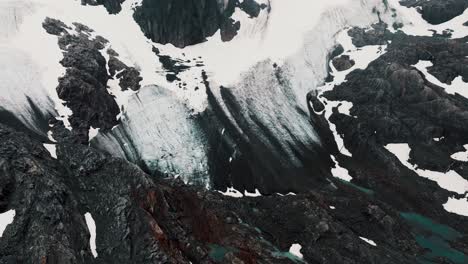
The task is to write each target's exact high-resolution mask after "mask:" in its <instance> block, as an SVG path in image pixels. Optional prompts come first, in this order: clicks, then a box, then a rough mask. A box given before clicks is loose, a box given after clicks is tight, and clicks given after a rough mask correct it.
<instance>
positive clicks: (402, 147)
mask: <svg viewBox="0 0 468 264" xmlns="http://www.w3.org/2000/svg"><path fill="white" fill-rule="evenodd" d="M385 148H386V149H387V150H388V151H390V152H391V153H393V155H395V156H396V157H397V158H398V159H399V160H400V162H401V163H402V164H403V165H405V167H407V168H408V169H410V170H412V171H414V172H416V173H417V174H418V175H419V176H421V177H424V178H427V179H430V180H432V181H435V182H437V184H438V185H439V186H440V187H442V188H444V189H446V190H448V191H451V192H456V193H458V194H464V193H465V192H467V191H468V181H467V180H465V179H464V178H463V177H462V176H460V175H459V174H458V173H457V172H455V171H453V170H449V171H447V172H445V173H443V172H438V171H430V170H423V169H418V168H417V166H416V165H413V164H410V163H409V159H410V156H409V155H410V152H411V148H410V147H409V145H408V144H405V143H399V144H388V145H386V146H385Z"/></svg>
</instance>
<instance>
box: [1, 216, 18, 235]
mask: <svg viewBox="0 0 468 264" xmlns="http://www.w3.org/2000/svg"><path fill="white" fill-rule="evenodd" d="M15 214H16V211H15V210H8V211H6V212H4V213H1V214H0V237H2V235H3V232H4V231H5V228H6V227H7V226H8V225H9V224H11V223H13V220H14V219H15Z"/></svg>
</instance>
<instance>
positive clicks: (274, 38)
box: [0, 0, 391, 186]
mask: <svg viewBox="0 0 468 264" xmlns="http://www.w3.org/2000/svg"><path fill="white" fill-rule="evenodd" d="M5 3H7V4H5ZM139 3H140V1H136V0H127V1H125V2H124V3H123V6H122V11H121V12H120V13H119V14H116V15H109V14H108V13H107V11H106V10H105V8H104V7H102V6H82V5H81V1H79V0H68V1H64V0H29V1H21V0H15V1H7V2H2V3H1V5H2V7H5V8H4V10H7V11H4V10H2V11H1V12H0V15H1V16H2V17H1V18H2V21H7V22H4V24H2V25H0V26H1V27H2V28H5V29H8V30H7V31H6V32H7V33H5V34H2V38H3V39H2V40H5V41H2V44H0V45H2V47H4V49H3V50H4V51H5V52H4V53H5V54H3V53H0V54H1V55H0V56H2V57H1V58H2V59H4V60H5V61H7V62H8V63H9V64H11V65H12V67H10V68H9V69H12V71H13V72H12V73H5V72H2V73H0V77H2V79H5V80H6V82H7V83H9V84H11V85H8V86H7V88H3V87H2V90H7V92H6V93H4V94H6V95H5V96H3V97H2V98H1V99H2V100H3V101H5V102H3V101H2V106H5V107H6V108H8V109H9V110H11V111H13V112H14V113H16V114H17V115H20V116H21V118H22V120H23V121H24V122H25V123H27V124H28V125H30V126H33V127H34V126H35V124H34V121H33V119H32V118H31V114H30V110H29V109H30V108H29V105H28V103H27V100H26V99H24V98H25V95H29V96H30V97H31V98H33V100H34V102H35V104H37V105H39V108H40V109H42V111H44V112H54V115H59V116H61V117H62V119H63V120H64V122H65V124H66V125H67V127H69V124H68V122H67V121H68V116H70V114H72V113H71V111H70V109H68V108H67V107H66V106H64V105H63V102H61V100H60V99H58V97H57V94H56V91H55V88H56V86H57V84H58V82H57V78H58V77H60V76H61V75H63V73H64V69H63V67H61V66H60V64H59V63H58V62H59V61H60V59H61V58H62V57H63V56H62V51H61V50H60V49H59V47H58V45H57V38H56V37H55V36H52V35H49V34H47V33H46V32H45V30H44V29H43V28H42V22H43V21H44V19H45V18H46V17H47V16H49V17H51V18H55V19H59V20H61V21H63V22H65V23H66V24H67V25H71V24H72V23H73V22H79V23H82V24H85V25H87V26H89V27H90V28H92V29H93V30H94V31H95V32H94V33H93V35H101V36H103V37H104V38H106V39H108V40H109V43H110V44H109V45H108V46H107V47H106V48H112V49H113V50H115V51H116V52H117V53H119V59H120V60H122V62H124V63H125V64H126V65H128V66H133V67H136V68H137V69H139V70H140V73H141V77H142V78H143V81H142V82H141V84H142V86H145V88H142V89H141V91H140V92H139V93H134V92H130V91H129V92H122V91H121V90H120V89H119V87H118V84H117V81H116V80H113V81H112V80H111V81H110V82H109V87H108V91H109V92H110V93H111V94H113V95H114V96H115V98H116V102H117V104H118V105H119V107H120V109H121V112H120V113H119V116H118V117H120V118H121V120H122V125H119V126H117V127H115V128H114V130H113V131H112V133H107V134H105V135H101V134H102V133H99V134H98V135H97V136H96V137H94V139H93V141H94V142H97V143H96V144H99V145H100V146H101V147H102V148H104V149H106V150H109V151H110V152H111V153H113V154H116V155H117V156H121V157H125V158H128V159H129V160H131V161H139V160H143V162H144V163H145V165H146V166H148V167H150V168H157V169H158V170H159V171H160V172H163V173H167V174H170V175H173V176H175V175H179V176H180V177H181V178H182V179H183V180H184V181H186V182H203V183H204V184H206V185H207V186H208V185H209V183H208V182H209V177H208V175H207V171H208V168H207V155H206V138H205V136H204V135H203V134H201V132H200V131H199V129H198V127H197V122H196V120H195V119H196V118H195V114H196V113H197V112H202V111H204V109H205V108H206V106H207V97H206V91H205V88H204V86H203V85H202V80H201V72H202V70H205V71H206V73H207V75H208V79H209V82H210V85H211V87H212V89H213V94H214V96H215V98H216V100H217V101H219V102H220V104H221V107H222V108H223V110H224V111H226V112H227V113H228V115H229V114H231V115H232V114H240V115H242V118H243V119H244V121H245V123H246V124H247V125H246V126H245V127H243V128H240V129H239V124H237V122H236V120H235V119H234V118H233V116H228V118H230V119H231V122H232V123H233V125H234V126H237V128H238V129H239V130H240V131H242V132H244V133H254V134H256V135H257V137H258V139H259V140H261V141H264V142H265V143H266V144H267V146H269V148H271V151H272V152H274V151H278V150H276V149H275V146H273V143H272V142H269V140H268V139H266V138H267V136H266V135H264V134H262V133H264V132H262V131H261V129H259V128H260V127H267V128H268V130H269V131H270V132H271V134H272V135H273V136H274V137H275V138H277V139H278V141H279V145H280V148H281V152H285V153H286V156H288V157H290V158H288V159H290V160H288V161H287V165H288V166H291V167H294V166H296V165H297V166H301V165H302V164H301V162H300V160H301V159H300V157H299V156H298V154H297V152H296V151H295V150H294V144H297V142H301V144H302V145H304V146H312V145H314V143H319V139H318V138H317V135H316V134H315V132H314V130H313V127H312V126H311V125H310V122H309V119H308V116H307V110H308V109H307V105H306V104H307V102H306V100H305V98H306V95H307V93H308V92H310V91H312V90H314V89H316V87H318V86H320V85H321V82H322V80H323V78H324V77H325V76H326V74H327V65H326V63H325V62H326V60H327V55H328V52H329V50H330V49H331V48H332V46H333V45H334V44H335V38H336V36H337V33H338V32H340V31H341V30H342V29H343V28H344V27H346V26H367V25H370V24H372V23H374V22H377V21H378V18H377V16H376V14H375V13H373V11H372V10H373V9H374V7H375V8H376V9H377V10H379V11H381V12H380V13H381V17H382V18H383V19H385V20H391V16H390V14H389V13H388V12H387V13H386V12H385V10H386V8H385V6H384V4H383V2H382V1H381V0H361V1H354V0H329V1H318V2H317V1H309V0H290V1H284V0H271V1H268V4H270V5H271V8H270V9H269V8H266V9H263V10H262V11H261V12H260V14H259V16H258V17H257V18H249V17H248V16H247V15H246V14H245V13H244V12H242V11H241V10H240V9H236V11H235V14H234V16H233V18H234V19H235V20H237V21H240V23H241V29H240V31H239V32H238V35H237V36H236V37H235V38H234V39H233V40H232V41H229V42H222V41H221V40H220V37H219V32H218V33H216V34H215V36H213V37H211V38H209V39H208V41H206V42H204V43H201V44H198V45H194V46H189V47H186V48H184V49H180V48H176V47H174V46H173V45H171V44H167V45H160V44H155V43H152V42H151V41H150V40H148V39H147V38H146V37H145V36H144V34H143V33H142V32H141V30H140V28H139V26H138V25H137V23H136V22H135V21H134V20H133V17H132V15H133V7H134V6H135V5H137V4H139ZM25 6H27V8H25ZM220 8H223V5H221V6H220ZM18 9H21V10H22V11H21V12H18V11H17V10H18ZM267 10H271V12H270V13H268V11H267ZM18 18H20V19H18ZM341 35H343V34H341ZM341 35H339V37H340V36H341ZM31 38H34V40H35V45H34V47H35V48H31V44H30V39H31ZM346 41H348V42H349V40H346ZM339 42H340V43H341V42H343V41H342V40H339ZM153 46H155V47H156V48H158V49H159V50H160V52H161V54H164V55H169V56H171V57H172V58H173V59H180V60H184V61H186V60H187V59H191V58H201V60H202V61H203V64H204V66H203V67H192V68H190V69H189V70H187V71H184V72H182V73H180V74H179V76H178V77H179V78H181V79H182V81H183V82H185V83H186V84H187V85H186V86H185V87H184V88H180V87H179V86H178V85H177V84H176V83H175V82H174V83H170V82H168V81H167V80H166V76H165V70H164V69H163V67H162V65H161V63H160V62H159V60H158V59H157V57H156V56H155V54H154V53H153V51H152V48H153ZM351 48H352V47H351ZM376 49H378V47H370V48H369V50H368V49H367V48H364V49H362V50H356V49H353V51H352V54H353V56H354V57H353V59H355V60H356V59H358V58H360V57H365V58H366V60H362V62H360V61H357V65H356V66H355V67H354V68H353V69H355V68H361V67H364V66H366V65H367V63H368V61H370V60H369V58H368V57H375V56H377V55H379V54H377V53H378V52H377V51H378V50H376ZM103 55H105V54H104V52H103ZM105 56H106V55H105ZM18 57H19V58H18ZM273 64H276V65H277V67H276V68H274V67H273ZM15 67H16V68H15ZM13 69H14V70H13ZM18 72H19V73H22V75H26V77H27V78H30V79H29V80H28V81H27V82H22V80H24V79H25V78H24V77H23V78H18V76H17V75H16V76H14V73H18ZM346 74H347V72H344V73H342V76H343V78H344V76H345V75H346ZM3 75H7V76H3ZM339 79H340V77H339V76H338V75H337V80H339ZM341 81H343V80H341ZM31 84H35V85H34V87H33V86H32V85H31ZM155 85H156V86H155ZM220 86H224V87H227V89H229V91H230V93H231V94H232V95H233V97H234V98H235V101H236V103H238V104H239V105H241V106H242V108H243V109H244V110H245V111H244V112H243V113H229V109H228V108H227V106H226V105H225V104H224V103H223V98H222V96H221V93H220V92H219V87H220ZM155 87H158V88H155ZM162 90H166V91H167V92H162ZM169 94H170V95H169ZM5 98H6V99H5ZM334 103H335V102H333V103H332V102H331V103H330V104H328V106H327V107H332V106H333V105H334ZM351 108H352V105H351V104H349V103H346V102H343V103H342V104H341V107H340V109H341V110H340V111H343V113H345V114H349V111H350V109H351ZM329 114H330V108H328V109H327V110H326V115H328V117H329ZM259 124H261V125H259ZM277 124H281V126H278V125H277ZM330 126H331V128H332V130H333V124H330ZM246 130H248V131H246ZM96 132H97V131H96V130H91V131H90V136H91V138H92V137H93V136H95V135H96ZM334 134H335V136H336V139H337V142H338V145H339V147H340V149H341V150H342V153H344V154H345V155H348V156H351V153H349V151H347V150H346V148H344V146H343V144H342V141H341V143H340V140H339V135H337V133H336V131H335V133H334ZM189 175H192V176H189ZM190 177H192V179H190Z"/></svg>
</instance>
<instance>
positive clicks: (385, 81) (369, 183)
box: [312, 29, 468, 263]
mask: <svg viewBox="0 0 468 264" xmlns="http://www.w3.org/2000/svg"><path fill="white" fill-rule="evenodd" d="M362 34H370V35H372V34H377V35H380V33H379V32H377V31H376V30H367V31H366V32H365V33H364V31H362V30H360V29H355V30H351V31H350V35H351V36H352V37H353V38H355V39H353V41H356V43H362V44H363V45H366V44H365V43H366V41H364V42H361V41H363V40H365V39H367V40H368V42H367V44H369V45H375V43H374V42H373V39H375V35H374V36H362ZM380 36H383V40H391V43H390V44H388V47H387V51H386V53H385V54H383V55H382V56H380V57H379V58H378V59H376V60H375V61H373V62H371V63H370V64H369V66H368V67H367V68H366V69H365V70H355V71H353V72H351V73H350V74H349V75H347V77H346V80H347V81H346V82H344V83H342V84H340V85H338V86H336V87H335V88H334V89H333V90H332V91H329V92H326V93H324V95H323V96H324V97H325V98H327V99H328V100H331V101H347V102H351V103H352V105H353V107H352V108H351V110H350V115H346V114H343V113H340V112H339V111H338V109H334V112H333V114H332V115H331V117H330V121H331V122H332V123H334V124H335V125H336V127H337V131H338V133H339V134H340V135H342V137H343V140H344V144H345V146H346V148H347V149H348V150H349V151H350V152H351V153H352V154H353V156H352V157H346V156H344V155H341V154H340V153H339V152H338V150H337V149H336V148H335V147H330V146H334V140H333V137H332V136H331V134H330V132H328V131H327V129H326V128H325V129H321V128H320V126H321V125H320V124H321V123H323V122H321V121H320V120H321V119H323V116H322V115H317V114H314V112H312V119H313V120H317V121H316V122H315V127H316V128H317V131H318V133H319V135H320V136H321V138H322V139H323V140H324V145H325V146H327V148H328V149H330V150H332V152H333V149H335V150H334V152H335V153H336V155H338V157H339V158H338V160H339V162H340V164H341V165H342V166H343V167H345V168H346V169H348V171H349V174H350V175H351V176H352V177H353V180H352V181H351V182H352V183H354V184H357V185H359V186H363V187H365V188H368V189H369V190H372V191H373V193H374V195H375V197H376V198H377V199H381V200H383V201H386V202H387V203H388V204H391V205H392V206H394V208H395V209H396V210H400V211H410V212H417V213H419V214H422V215H425V216H428V217H430V218H432V219H435V220H436V221H438V222H440V223H444V224H447V225H450V226H451V227H453V228H455V229H456V230H458V231H459V232H460V233H462V234H465V235H464V236H462V237H463V238H462V239H461V240H459V241H458V242H457V243H455V244H454V247H455V248H456V249H458V250H460V252H462V253H461V257H460V258H459V259H458V262H457V259H456V258H451V259H450V260H451V261H453V262H454V263H463V261H466V260H467V257H466V254H467V252H466V248H468V247H467V243H468V241H467V239H466V234H467V233H468V230H467V228H466V224H465V223H466V217H464V216H460V215H456V214H452V213H448V212H447V211H446V210H445V209H444V207H443V206H442V205H443V204H445V203H446V202H447V199H448V197H453V196H455V197H458V196H457V194H456V193H454V192H450V191H447V190H445V189H443V188H441V187H440V186H439V185H437V183H435V182H434V181H431V180H428V179H426V178H423V177H421V176H419V175H418V174H416V173H415V172H414V171H412V170H409V169H408V168H407V167H405V166H404V165H402V163H401V162H400V161H399V160H398V159H397V158H396V157H395V156H394V154H392V153H390V152H389V151H388V150H387V149H385V148H384V146H385V145H387V144H390V143H408V144H409V146H410V148H411V152H410V161H409V162H411V164H415V165H417V167H418V168H419V169H426V170H432V171H439V172H442V173H446V172H447V171H448V170H454V171H456V172H457V173H458V174H459V175H461V176H462V177H463V178H465V179H468V169H467V168H468V167H467V164H466V162H462V161H456V160H453V159H452V158H450V156H451V155H452V154H453V153H455V152H457V151H463V150H464V148H463V145H464V144H467V143H468V136H467V135H468V131H467V129H468V128H467V126H466V124H467V122H468V99H466V98H465V97H463V96H461V95H459V94H454V95H453V94H448V93H447V92H446V91H444V89H443V88H442V87H439V86H437V85H435V84H433V83H430V82H429V81H427V79H426V76H425V75H424V74H423V73H422V72H420V71H419V70H418V69H417V68H415V67H414V66H412V65H415V64H417V63H418V62H419V61H420V60H424V61H430V62H432V64H433V66H432V67H429V68H428V71H429V73H430V74H432V75H434V76H435V77H436V78H438V79H439V80H440V81H441V82H444V83H447V84H449V83H451V82H452V81H453V79H454V78H455V77H456V76H459V75H460V76H462V78H463V79H464V80H466V77H467V76H466V69H465V68H466V65H467V61H466V56H467V55H468V45H467V44H466V39H465V38H464V39H453V40H448V39H446V38H443V37H415V36H407V35H405V34H403V33H401V32H399V33H396V34H384V35H380ZM314 101H316V100H312V102H314ZM315 104H316V103H315ZM314 107H315V106H314ZM439 138H440V139H441V140H440V141H439V140H435V139H439ZM327 139H329V140H328V142H327ZM370 161H371V162H370ZM447 177H448V176H447ZM447 180H449V179H447ZM462 196H463V195H461V196H459V197H460V198H461V197H462ZM463 254H464V255H463ZM439 260H440V259H439ZM440 261H442V260H440ZM447 261H448V260H447ZM450 263H451V262H450Z"/></svg>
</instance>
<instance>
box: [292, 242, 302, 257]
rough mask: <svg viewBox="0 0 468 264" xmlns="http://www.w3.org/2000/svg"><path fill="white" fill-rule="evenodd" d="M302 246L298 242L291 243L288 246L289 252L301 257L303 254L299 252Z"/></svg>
mask: <svg viewBox="0 0 468 264" xmlns="http://www.w3.org/2000/svg"><path fill="white" fill-rule="evenodd" d="M301 249H302V246H301V245H300V244H297V243H296V244H292V245H291V247H290V248H289V253H291V254H293V255H294V256H296V257H298V258H300V259H302V258H303V257H304V256H303V255H302V253H301Z"/></svg>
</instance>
